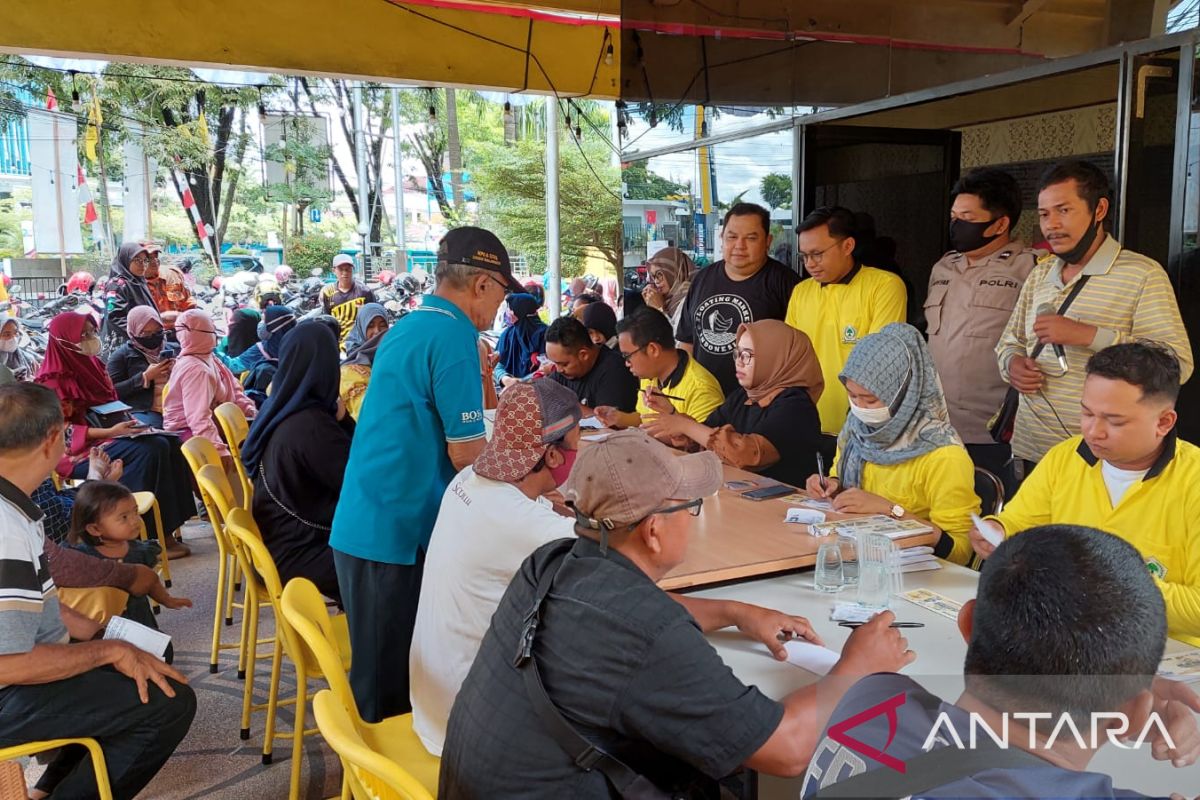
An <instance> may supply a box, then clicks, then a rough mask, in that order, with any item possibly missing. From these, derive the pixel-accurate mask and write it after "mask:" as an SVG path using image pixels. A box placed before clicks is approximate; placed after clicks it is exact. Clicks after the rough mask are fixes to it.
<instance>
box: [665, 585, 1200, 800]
mask: <svg viewBox="0 0 1200 800" xmlns="http://www.w3.org/2000/svg"><path fill="white" fill-rule="evenodd" d="M978 577H979V576H978V573H976V572H973V571H972V570H969V569H966V568H965V567H960V566H957V565H955V564H950V563H948V562H942V569H940V570H935V571H929V572H915V573H908V574H906V575H905V576H904V587H905V589H917V588H925V589H930V590H931V591H934V592H937V593H939V594H942V595H945V596H946V597H949V598H950V599H952V600H955V601H957V602H960V603H964V602H966V601H967V600H970V599H972V598H973V597H974V596H975V592H976V586H977V584H978ZM689 594H692V595H694V596H696V597H711V598H717V599H723V600H739V601H742V602H745V603H753V604H755V605H760V606H766V607H769V608H775V609H778V610H780V611H785V612H787V613H790V614H800V615H802V616H804V617H807V618H808V620H809V621H810V622H811V623H812V625H813V628H814V629H815V630H816V632H817V633H818V634H819V635H820V636H821V638H822V639H824V640H825V644H826V646H828V647H830V648H831V649H833V650H837V651H840V650H841V648H842V645H843V644H845V641H846V639H847V638H848V637H849V635H850V633H851V631H850V629H849V628H842V627H839V626H838V624H837V623H836V622H831V621H830V620H829V612H830V611H831V610H832V609H833V607H834V605H835V604H836V603H837V602H839V601H847V600H853V595H852V594H851V593H850V592H844V593H842V594H822V593H820V592H817V591H816V590H815V589H814V588H813V579H812V572H804V573H798V574H793V575H784V576H781V577H776V578H765V579H762V580H755V581H748V582H745V583H738V584H733V585H729V586H720V587H717V588H714V589H705V590H701V591H696V592H690V593H689ZM892 610H893V611H895V612H896V617H897V619H898V620H901V621H904V622H923V623H925V627H924V628H914V629H911V630H905V631H904V634H905V636H907V638H908V641H909V647H910V648H912V650H913V651H915V652H916V654H917V660H916V661H914V662H913V663H912V664H910V665H908V666H907V667H906V668H905V669H904V670H903V672H904V674H906V675H909V676H910V677H912V678H913V679H914V680H916V681H918V682H919V683H921V684H922V685H925V686H926V688H927V689H930V690H931V691H934V692H935V693H936V694H938V695H939V696H941V697H942V698H943V699H945V700H948V701H950V702H953V701H954V700H955V699H956V698H957V697H958V693H959V692H961V691H962V686H963V682H962V667H963V661H964V659H965V658H966V654H967V645H966V642H964V641H963V638H962V635H961V634H960V633H959V631H958V626H957V625H956V623H955V622H954V621H952V620H950V619H947V618H946V617H942V616H939V615H937V614H934V613H933V612H931V611H928V610H926V609H924V608H921V607H920V606H917V605H915V604H913V603H910V602H908V601H907V600H904V599H901V598H895V597H894V598H893V600H892ZM1018 635H1022V634H1018ZM1023 635H1030V632H1025V633H1024V634H1023ZM1033 635H1036V632H1033ZM708 638H709V640H710V641H711V642H712V643H713V645H714V646H715V647H716V648H717V652H719V653H720V654H721V657H722V658H723V659H724V660H725V663H726V664H728V665H729V666H730V667H731V668H732V669H733V671H734V674H736V675H737V676H738V677H739V678H741V680H742V681H744V682H745V683H747V684H753V685H756V686H758V688H759V689H760V690H762V692H763V693H764V694H766V695H767V696H768V697H774V698H777V699H779V698H783V697H784V696H786V695H787V694H789V693H790V692H793V691H795V690H796V689H799V688H801V687H804V686H807V685H808V684H810V683H812V682H814V681H816V680H817V676H816V675H814V674H812V673H811V672H808V671H807V670H804V669H801V668H800V667H796V666H793V665H792V664H788V663H786V662H779V661H776V660H774V659H773V658H772V657H771V655H770V653H768V652H767V649H766V646H765V645H761V644H758V643H757V642H752V641H750V640H748V639H746V638H745V637H744V636H742V635H741V634H740V633H738V632H737V631H735V630H726V631H718V632H716V633H714V634H710V635H709V637H708ZM1188 649H1190V648H1189V647H1188V646H1187V645H1185V644H1183V643H1182V642H1177V641H1175V640H1173V639H1169V640H1167V653H1175V652H1179V651H1182V650H1188ZM1089 770H1090V771H1092V772H1104V773H1107V774H1109V775H1113V776H1115V779H1114V785H1115V786H1117V787H1119V788H1122V789H1132V790H1134V791H1140V792H1143V793H1146V794H1152V795H1154V794H1157V795H1166V794H1169V793H1170V792H1172V791H1177V792H1186V793H1187V794H1186V796H1188V797H1193V796H1195V795H1196V794H1197V793H1200V764H1197V765H1194V766H1191V767H1188V768H1186V769H1174V768H1173V767H1170V766H1169V765H1166V764H1162V763H1159V762H1153V761H1152V759H1151V758H1150V756H1149V754H1148V752H1147V751H1146V750H1142V751H1137V752H1134V751H1120V750H1118V749H1116V748H1115V747H1112V746H1109V747H1106V748H1104V749H1103V750H1101V751H1100V753H1099V754H1098V755H1097V756H1096V757H1095V758H1094V759H1093V760H1092V763H1091V764H1090V766H1089ZM802 782H803V781H802V779H793V780H783V779H779V778H772V777H770V776H766V775H763V776H761V777H760V781H759V797H760V798H788V800H796V798H798V797H799V796H800V786H801V784H802Z"/></svg>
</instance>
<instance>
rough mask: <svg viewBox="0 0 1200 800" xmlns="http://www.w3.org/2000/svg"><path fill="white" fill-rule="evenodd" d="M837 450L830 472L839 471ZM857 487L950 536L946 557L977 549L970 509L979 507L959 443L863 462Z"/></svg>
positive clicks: (959, 558)
mask: <svg viewBox="0 0 1200 800" xmlns="http://www.w3.org/2000/svg"><path fill="white" fill-rule="evenodd" d="M841 455H842V454H841V452H840V451H839V452H838V454H837V455H836V456H834V458H833V467H832V468H831V469H830V470H829V475H830V476H831V477H834V478H836V477H837V466H838V464H839V463H840V461H841ZM859 488H860V489H862V490H863V491H864V492H870V493H871V494H877V495H879V496H880V497H884V498H887V499H888V500H890V501H891V502H892V503H896V504H898V505H900V506H902V507H903V508H904V510H905V511H906V512H908V513H909V514H912V515H913V516H914V517H919V518H921V519H924V520H928V521H930V522H932V523H933V524H934V525H936V526H938V528H940V529H941V530H942V531H943V532H944V533H945V534H946V535H947V536H949V537H950V538H951V539H953V540H954V548H953V549H952V550H951V551H950V554H949V555H947V556H946V560H947V561H953V562H954V563H955V564H966V563H967V562H969V561H970V560H971V556H972V555H974V553H975V551H974V549H973V548H972V547H971V539H970V533H971V527H972V522H971V515H972V514H978V513H979V508H980V502H979V498H978V497H977V496H976V494H975V465H974V463H972V461H971V456H970V455H968V454H967V450H966V448H965V447H963V446H962V445H957V444H951V445H946V446H945V447H939V448H937V449H936V450H930V451H929V452H928V453H925V454H924V455H919V456H917V457H916V458H913V459H910V460H908V461H904V462H902V463H900V464H871V463H867V464H864V465H863V479H862V486H860V487H859Z"/></svg>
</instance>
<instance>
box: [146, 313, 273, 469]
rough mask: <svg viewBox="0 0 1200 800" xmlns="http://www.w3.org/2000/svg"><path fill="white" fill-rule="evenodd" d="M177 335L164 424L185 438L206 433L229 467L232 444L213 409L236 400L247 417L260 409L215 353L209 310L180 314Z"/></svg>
mask: <svg viewBox="0 0 1200 800" xmlns="http://www.w3.org/2000/svg"><path fill="white" fill-rule="evenodd" d="M175 335H176V336H178V337H179V344H180V351H179V357H178V358H176V359H175V366H174V367H173V368H172V372H171V384H170V386H169V387H167V396H166V399H165V400H164V401H163V427H164V428H166V429H167V430H169V431H176V432H178V433H179V434H180V436H181V438H182V439H183V440H184V441H187V440H188V439H190V438H191V437H193V436H203V437H204V438H205V439H208V440H209V441H210V442H212V443H213V446H214V447H216V448H217V452H218V453H220V454H221V456H222V460H224V461H226V462H228V464H227V467H228V466H232V462H231V461H229V448H228V447H226V446H225V441H224V439H222V438H221V433H220V432H219V431H218V430H217V425H216V423H215V422H214V421H213V413H212V412H213V409H215V408H216V407H217V406H219V405H221V404H222V403H235V404H237V407H238V408H240V409H241V410H242V412H243V413H244V414H245V415H246V418H247V419H253V417H254V414H255V412H256V411H257V409H256V408H255V406H254V402H253V401H252V400H251V399H250V398H249V397H247V396H246V393H245V392H243V391H242V386H241V384H239V383H238V382H237V379H236V378H235V377H233V373H232V372H230V371H229V370H228V369H227V368H226V367H225V365H224V364H222V363H221V362H220V361H218V360H217V359H216V358H214V357H213V351H214V350H216V349H217V331H216V328H215V327H214V326H213V321H212V317H210V316H209V315H208V312H207V311H203V310H201V309H198V308H193V309H192V310H191V311H185V312H183V313H182V314H180V315H179V319H178V320H176V322H175ZM226 471H228V469H227V470H226Z"/></svg>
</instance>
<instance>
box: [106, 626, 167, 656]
mask: <svg viewBox="0 0 1200 800" xmlns="http://www.w3.org/2000/svg"><path fill="white" fill-rule="evenodd" d="M104 638H105V639H117V640H119V641H122V642H129V643H130V644H131V645H133V646H134V647H137V648H139V649H141V650H145V651H146V652H147V653H149V654H150V655H152V656H157V657H158V658H159V659H162V657H163V654H164V653H166V652H167V645H169V644H170V643H171V637H170V636H168V635H167V634H165V633H163V632H162V631H156V630H154V629H153V628H150V627H147V626H145V625H143V624H142V623H140V622H134V621H133V620H131V619H125V617H113V618H112V619H110V620H109V621H108V624H107V625H106V626H105V627H104Z"/></svg>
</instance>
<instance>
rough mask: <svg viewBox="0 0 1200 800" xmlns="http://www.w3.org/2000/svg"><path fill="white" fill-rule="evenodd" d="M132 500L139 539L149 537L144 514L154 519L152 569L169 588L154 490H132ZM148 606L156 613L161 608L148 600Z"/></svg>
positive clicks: (168, 563) (164, 542) (164, 540)
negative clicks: (155, 561) (155, 563)
mask: <svg viewBox="0 0 1200 800" xmlns="http://www.w3.org/2000/svg"><path fill="white" fill-rule="evenodd" d="M133 499H134V502H136V503H137V511H138V526H139V527H140V528H141V540H142V541H143V542H145V541H147V540H148V539H149V538H150V533H149V531H148V530H147V529H146V515H147V514H149V515H150V517H151V518H152V519H153V520H154V535H155V536H156V537H157V538H158V566H156V567H155V568H154V571H155V572H157V573H158V575H159V577H160V578H162V582H163V586H166V587H167V588H168V589H170V588H171V559H169V558H168V557H167V536H166V532H165V531H163V522H162V511H160V510H159V507H158V498H157V497H155V496H154V492H134V493H133ZM150 606H151V607H152V608H153V609H154V613H155V614H157V613H159V611H161V609H160V608H159V607H158V603H156V602H154V600H153V599H151V600H150Z"/></svg>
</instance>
